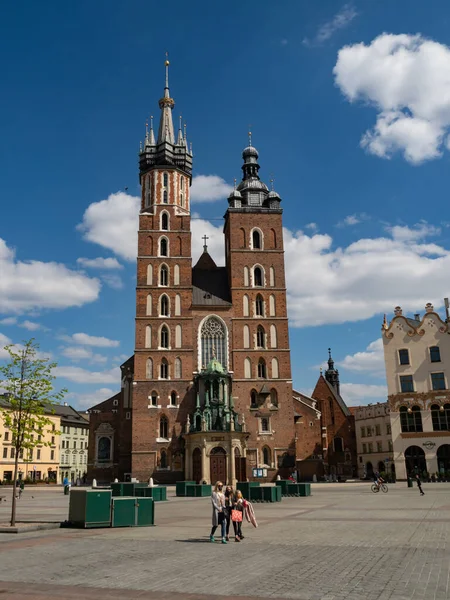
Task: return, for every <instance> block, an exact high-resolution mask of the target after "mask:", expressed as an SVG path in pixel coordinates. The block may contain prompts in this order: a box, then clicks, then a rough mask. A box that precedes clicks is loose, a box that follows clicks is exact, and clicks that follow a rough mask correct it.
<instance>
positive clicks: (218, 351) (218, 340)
mask: <svg viewBox="0 0 450 600" xmlns="http://www.w3.org/2000/svg"><path fill="white" fill-rule="evenodd" d="M200 340H201V365H200V368H205V367H206V366H207V365H208V364H209V363H210V362H211V360H212V359H213V358H215V359H216V360H218V361H219V363H220V364H221V365H222V367H224V368H225V369H227V368H228V352H227V329H226V327H225V324H224V323H223V321H221V320H220V319H218V318H217V317H208V318H207V319H206V320H205V321H203V324H202V326H201V329H200Z"/></svg>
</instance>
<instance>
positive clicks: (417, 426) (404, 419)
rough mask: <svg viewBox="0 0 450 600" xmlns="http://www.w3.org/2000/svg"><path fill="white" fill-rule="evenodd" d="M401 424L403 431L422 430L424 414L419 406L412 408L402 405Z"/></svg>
mask: <svg viewBox="0 0 450 600" xmlns="http://www.w3.org/2000/svg"><path fill="white" fill-rule="evenodd" d="M400 424H401V427H402V432H404V433H406V432H409V431H413V432H421V431H423V428H422V415H421V413H420V408H419V407H418V406H413V407H412V408H406V406H401V407H400Z"/></svg>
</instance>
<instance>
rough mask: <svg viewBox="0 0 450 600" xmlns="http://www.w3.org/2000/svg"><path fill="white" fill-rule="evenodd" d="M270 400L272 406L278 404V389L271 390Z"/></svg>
mask: <svg viewBox="0 0 450 600" xmlns="http://www.w3.org/2000/svg"><path fill="white" fill-rule="evenodd" d="M270 402H271V403H272V406H278V394H277V390H276V389H274V388H272V389H271V390H270Z"/></svg>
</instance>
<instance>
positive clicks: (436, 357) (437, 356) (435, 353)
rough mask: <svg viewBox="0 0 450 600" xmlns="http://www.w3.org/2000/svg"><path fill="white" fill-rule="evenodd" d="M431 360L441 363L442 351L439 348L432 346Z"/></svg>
mask: <svg viewBox="0 0 450 600" xmlns="http://www.w3.org/2000/svg"><path fill="white" fill-rule="evenodd" d="M430 360H431V362H433V363H434V362H441V350H440V348H439V346H431V348H430Z"/></svg>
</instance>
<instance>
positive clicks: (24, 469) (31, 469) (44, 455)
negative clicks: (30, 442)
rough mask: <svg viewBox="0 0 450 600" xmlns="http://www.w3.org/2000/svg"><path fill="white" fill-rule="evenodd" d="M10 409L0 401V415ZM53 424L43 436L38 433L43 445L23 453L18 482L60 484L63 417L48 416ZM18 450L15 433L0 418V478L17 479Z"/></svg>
mask: <svg viewBox="0 0 450 600" xmlns="http://www.w3.org/2000/svg"><path fill="white" fill-rule="evenodd" d="M7 410H8V401H7V400H5V399H4V398H0V412H3V411H7ZM47 416H48V418H49V419H50V421H51V422H52V425H47V426H46V427H44V431H43V432H42V434H39V433H37V432H36V434H34V435H36V437H37V439H38V441H39V442H42V443H41V444H39V443H38V444H37V446H36V447H35V448H33V449H32V450H28V451H27V450H24V452H23V455H22V456H20V457H19V471H18V476H19V479H34V480H36V481H41V480H42V481H45V480H47V479H48V480H50V481H57V480H58V469H59V463H60V455H59V447H60V444H59V438H60V436H59V432H60V431H61V417H60V416H58V415H52V414H51V415H47ZM46 443H49V444H50V445H46ZM14 460H15V448H14V446H13V444H12V432H11V431H10V430H9V429H8V428H7V427H5V425H4V422H3V418H2V416H1V415H0V479H1V480H2V481H5V480H6V481H11V480H12V478H13V476H14Z"/></svg>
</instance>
